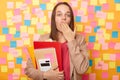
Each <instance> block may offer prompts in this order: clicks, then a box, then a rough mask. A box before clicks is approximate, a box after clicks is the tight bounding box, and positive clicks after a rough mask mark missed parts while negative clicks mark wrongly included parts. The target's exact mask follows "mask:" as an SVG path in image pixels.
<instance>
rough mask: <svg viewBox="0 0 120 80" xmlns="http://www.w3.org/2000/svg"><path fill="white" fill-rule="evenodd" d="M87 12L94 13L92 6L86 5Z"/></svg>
mask: <svg viewBox="0 0 120 80" xmlns="http://www.w3.org/2000/svg"><path fill="white" fill-rule="evenodd" d="M87 9H88V14H90V13H94V6H88V8H87Z"/></svg>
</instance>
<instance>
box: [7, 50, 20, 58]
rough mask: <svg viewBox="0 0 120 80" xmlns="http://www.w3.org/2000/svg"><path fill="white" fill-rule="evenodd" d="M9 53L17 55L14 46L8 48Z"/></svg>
mask: <svg viewBox="0 0 120 80" xmlns="http://www.w3.org/2000/svg"><path fill="white" fill-rule="evenodd" d="M9 53H10V54H12V55H13V56H14V57H18V52H17V50H16V49H14V48H9Z"/></svg>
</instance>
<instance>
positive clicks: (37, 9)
mask: <svg viewBox="0 0 120 80" xmlns="http://www.w3.org/2000/svg"><path fill="white" fill-rule="evenodd" d="M35 14H36V16H37V17H39V18H42V17H44V12H43V11H42V10H41V9H40V8H36V9H35Z"/></svg>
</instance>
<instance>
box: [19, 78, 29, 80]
mask: <svg viewBox="0 0 120 80" xmlns="http://www.w3.org/2000/svg"><path fill="white" fill-rule="evenodd" d="M20 80H28V79H27V77H21V78H20Z"/></svg>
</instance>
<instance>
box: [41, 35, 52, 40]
mask: <svg viewBox="0 0 120 80" xmlns="http://www.w3.org/2000/svg"><path fill="white" fill-rule="evenodd" d="M39 41H52V39H51V38H50V34H49V33H48V34H43V35H40V37H39Z"/></svg>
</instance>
